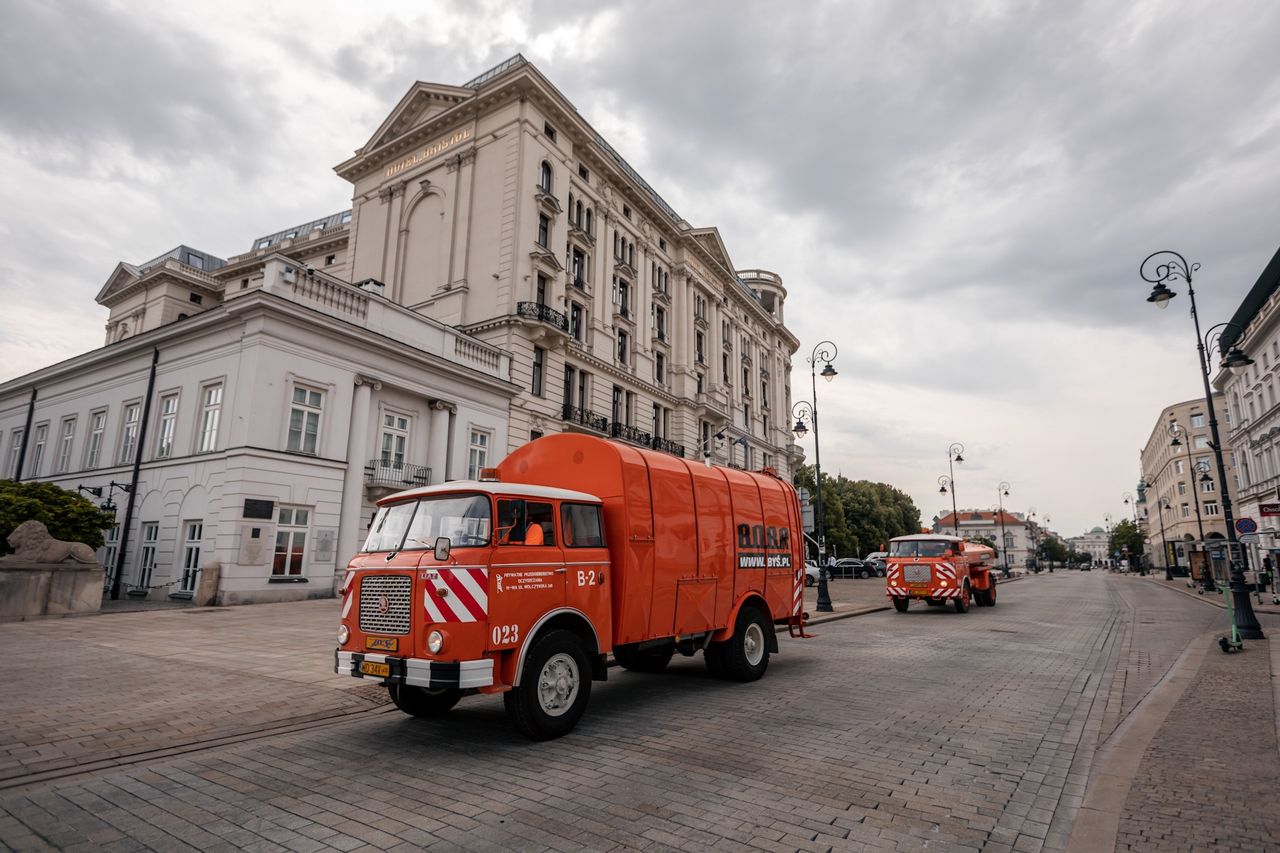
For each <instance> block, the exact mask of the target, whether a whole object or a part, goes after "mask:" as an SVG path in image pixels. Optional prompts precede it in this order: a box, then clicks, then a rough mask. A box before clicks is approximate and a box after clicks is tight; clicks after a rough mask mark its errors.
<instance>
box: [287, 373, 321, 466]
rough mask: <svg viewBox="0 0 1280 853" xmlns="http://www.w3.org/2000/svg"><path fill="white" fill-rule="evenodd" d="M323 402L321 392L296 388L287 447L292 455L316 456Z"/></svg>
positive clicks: (290, 414)
mask: <svg viewBox="0 0 1280 853" xmlns="http://www.w3.org/2000/svg"><path fill="white" fill-rule="evenodd" d="M322 400H323V398H322V396H321V394H320V392H319V391H316V390H314V389H312V388H305V387H303V386H301V385H298V386H295V387H294V389H293V401H292V404H291V405H290V407H289V439H288V442H287V443H286V445H285V449H286V450H288V451H289V452H290V453H310V454H312V455H314V454H315V452H316V444H317V440H318V438H319V435H320V411H321V408H320V404H321V402H322Z"/></svg>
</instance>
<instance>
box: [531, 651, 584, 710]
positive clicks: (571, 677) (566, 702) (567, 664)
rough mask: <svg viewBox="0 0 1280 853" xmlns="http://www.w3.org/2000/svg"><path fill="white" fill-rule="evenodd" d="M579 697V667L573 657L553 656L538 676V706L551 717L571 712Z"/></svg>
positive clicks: (565, 655)
mask: <svg viewBox="0 0 1280 853" xmlns="http://www.w3.org/2000/svg"><path fill="white" fill-rule="evenodd" d="M577 695H578V666H577V663H576V662H575V661H574V659H573V658H572V657H570V656H569V655H567V654H564V653H561V654H558V655H553V656H552V657H551V658H550V659H549V660H548V661H547V662H546V664H545V665H544V666H543V667H542V672H541V673H540V674H539V676H538V704H539V705H541V706H542V710H543V711H544V712H545V713H546V714H547V715H548V716H551V717H558V716H560V715H561V714H564V713H565V712H566V711H568V710H569V707H570V706H571V705H572V704H573V700H574V699H575V698H576V697H577Z"/></svg>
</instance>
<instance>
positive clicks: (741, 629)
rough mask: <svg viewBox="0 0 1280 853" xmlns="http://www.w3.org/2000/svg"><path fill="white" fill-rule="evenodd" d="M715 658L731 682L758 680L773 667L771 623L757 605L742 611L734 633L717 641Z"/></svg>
mask: <svg viewBox="0 0 1280 853" xmlns="http://www.w3.org/2000/svg"><path fill="white" fill-rule="evenodd" d="M716 646H717V648H716V651H715V653H714V654H715V657H716V658H718V660H719V664H720V669H721V672H722V673H723V675H724V677H725V678H727V679H729V680H730V681H743V682H746V681H755V680H756V679H758V678H759V677H760V676H762V675H764V671H765V670H766V669H768V668H769V623H768V622H766V621H765V618H764V616H763V615H761V613H760V611H759V610H757V609H756V608H754V607H744V608H742V610H740V611H739V612H738V621H737V622H736V623H735V624H734V628H733V636H732V637H730V638H729V639H728V640H726V641H724V642H723V643H717V644H716Z"/></svg>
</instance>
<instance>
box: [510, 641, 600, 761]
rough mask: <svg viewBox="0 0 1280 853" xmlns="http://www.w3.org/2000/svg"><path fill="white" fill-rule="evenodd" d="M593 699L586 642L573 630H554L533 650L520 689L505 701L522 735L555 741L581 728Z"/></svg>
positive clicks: (523, 673) (532, 738) (528, 657)
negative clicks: (588, 701) (581, 722)
mask: <svg viewBox="0 0 1280 853" xmlns="http://www.w3.org/2000/svg"><path fill="white" fill-rule="evenodd" d="M590 696H591V666H590V662H589V661H588V660H587V652H586V650H585V649H584V648H583V647H582V641H581V640H580V639H578V637H577V635H575V634H573V633H571V632H569V631H552V632H550V633H548V634H545V635H543V636H542V637H539V638H538V640H537V642H535V643H534V644H533V647H532V648H530V649H529V653H528V656H527V657H526V658H525V661H524V668H523V669H522V670H521V673H520V684H519V686H517V687H513V688H511V689H510V690H508V691H507V692H506V693H504V694H503V696H502V699H503V704H504V706H505V707H506V710H507V716H508V717H509V718H510V719H511V722H512V724H513V725H514V726H515V727H516V728H517V729H518V730H519V731H520V733H521V734H523V735H525V736H526V737H528V738H530V739H531V740H551V739H552V738H557V737H560V736H561V735H564V734H568V733H569V731H571V730H572V729H573V727H574V726H575V725H577V723H578V720H579V718H581V717H582V712H583V711H585V710H586V709H587V699H588V698H590Z"/></svg>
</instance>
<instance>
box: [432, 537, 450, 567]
mask: <svg viewBox="0 0 1280 853" xmlns="http://www.w3.org/2000/svg"><path fill="white" fill-rule="evenodd" d="M452 545H453V543H452V542H451V541H450V539H449V537H448V536H438V537H436V554H435V557H436V559H437V560H439V561H440V562H441V563H443V562H444V561H445V560H447V559H449V548H450V547H451V546H452Z"/></svg>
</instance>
